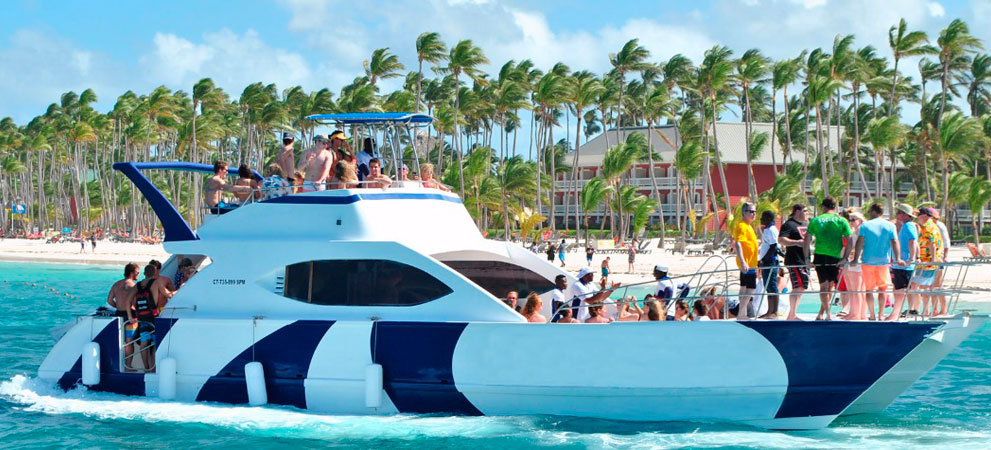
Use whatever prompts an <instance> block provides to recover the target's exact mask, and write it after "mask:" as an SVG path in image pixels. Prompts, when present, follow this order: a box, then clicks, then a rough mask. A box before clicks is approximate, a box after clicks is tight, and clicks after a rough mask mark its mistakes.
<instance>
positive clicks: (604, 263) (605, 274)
mask: <svg viewBox="0 0 991 450" xmlns="http://www.w3.org/2000/svg"><path fill="white" fill-rule="evenodd" d="M608 278H609V257H608V256H606V259H603V260H602V279H608Z"/></svg>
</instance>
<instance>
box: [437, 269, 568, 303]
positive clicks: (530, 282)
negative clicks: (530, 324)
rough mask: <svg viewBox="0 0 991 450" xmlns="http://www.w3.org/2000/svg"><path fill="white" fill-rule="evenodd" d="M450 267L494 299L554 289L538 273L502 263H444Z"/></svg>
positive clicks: (541, 292) (521, 296)
mask: <svg viewBox="0 0 991 450" xmlns="http://www.w3.org/2000/svg"><path fill="white" fill-rule="evenodd" d="M444 264H447V265H448V267H450V268H452V269H454V270H456V271H458V272H459V273H460V274H461V275H464V276H465V278H467V279H469V280H471V281H474V282H475V284H477V285H479V286H481V287H482V289H485V290H486V291H488V292H489V293H490V294H492V296H493V297H496V298H502V297H505V296H506V293H508V292H509V291H516V292H518V293H519V294H520V298H523V297H524V296H526V295H527V294H528V293H530V292H531V291H533V292H536V293H538V294H543V293H544V292H547V291H549V290H551V289H554V283H553V282H551V281H549V280H547V279H546V278H544V277H542V276H540V275H539V274H537V273H536V272H534V271H532V270H530V269H527V268H525V267H520V266H517V265H516V264H512V263H508V262H502V261H444Z"/></svg>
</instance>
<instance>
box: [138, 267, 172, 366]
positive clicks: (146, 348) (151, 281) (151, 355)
mask: <svg viewBox="0 0 991 450" xmlns="http://www.w3.org/2000/svg"><path fill="white" fill-rule="evenodd" d="M144 274H145V278H144V279H143V280H141V282H139V283H137V284H135V285H134V287H133V288H132V289H133V290H134V297H133V298H134V302H133V308H132V309H131V310H130V311H129V312H128V320H133V319H137V322H138V329H137V331H136V334H137V340H138V342H139V345H140V349H141V350H140V351H141V363H142V364H144V368H145V371H146V372H154V371H155V368H154V365H153V364H154V362H155V316H156V314H155V311H156V310H158V305H159V302H160V301H164V300H165V299H166V298H168V297H169V296H170V293H169V292H168V291H167V290H166V289H165V284H164V283H158V282H157V281H158V280H159V278H158V275H157V274H158V269H157V268H156V267H155V266H154V265H152V264H148V265H147V266H145V270H144ZM170 281H171V280H170Z"/></svg>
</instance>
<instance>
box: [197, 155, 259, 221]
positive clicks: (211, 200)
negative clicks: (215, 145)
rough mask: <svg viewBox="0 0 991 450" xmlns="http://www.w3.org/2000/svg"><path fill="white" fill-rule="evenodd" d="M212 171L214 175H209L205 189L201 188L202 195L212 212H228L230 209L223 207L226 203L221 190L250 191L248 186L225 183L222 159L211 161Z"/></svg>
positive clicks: (224, 165) (224, 164)
mask: <svg viewBox="0 0 991 450" xmlns="http://www.w3.org/2000/svg"><path fill="white" fill-rule="evenodd" d="M213 173H214V175H213V176H212V177H210V179H209V180H207V182H206V189H204V190H203V195H204V197H206V198H205V200H206V205H207V206H209V207H211V209H210V211H211V212H213V213H214V214H223V213H226V212H229V211H230V209H225V208H226V207H227V206H228V205H227V204H225V203H224V202H223V201H222V200H221V198H220V195H221V193H223V192H234V193H243V192H251V188H250V187H245V186H231V185H229V184H227V163H226V162H224V161H217V162H215V163H213Z"/></svg>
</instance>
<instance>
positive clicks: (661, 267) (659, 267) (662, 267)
mask: <svg viewBox="0 0 991 450" xmlns="http://www.w3.org/2000/svg"><path fill="white" fill-rule="evenodd" d="M654 270H656V271H658V272H664V273H667V271H668V266H665V265H663V264H658V265H656V266H654Z"/></svg>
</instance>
